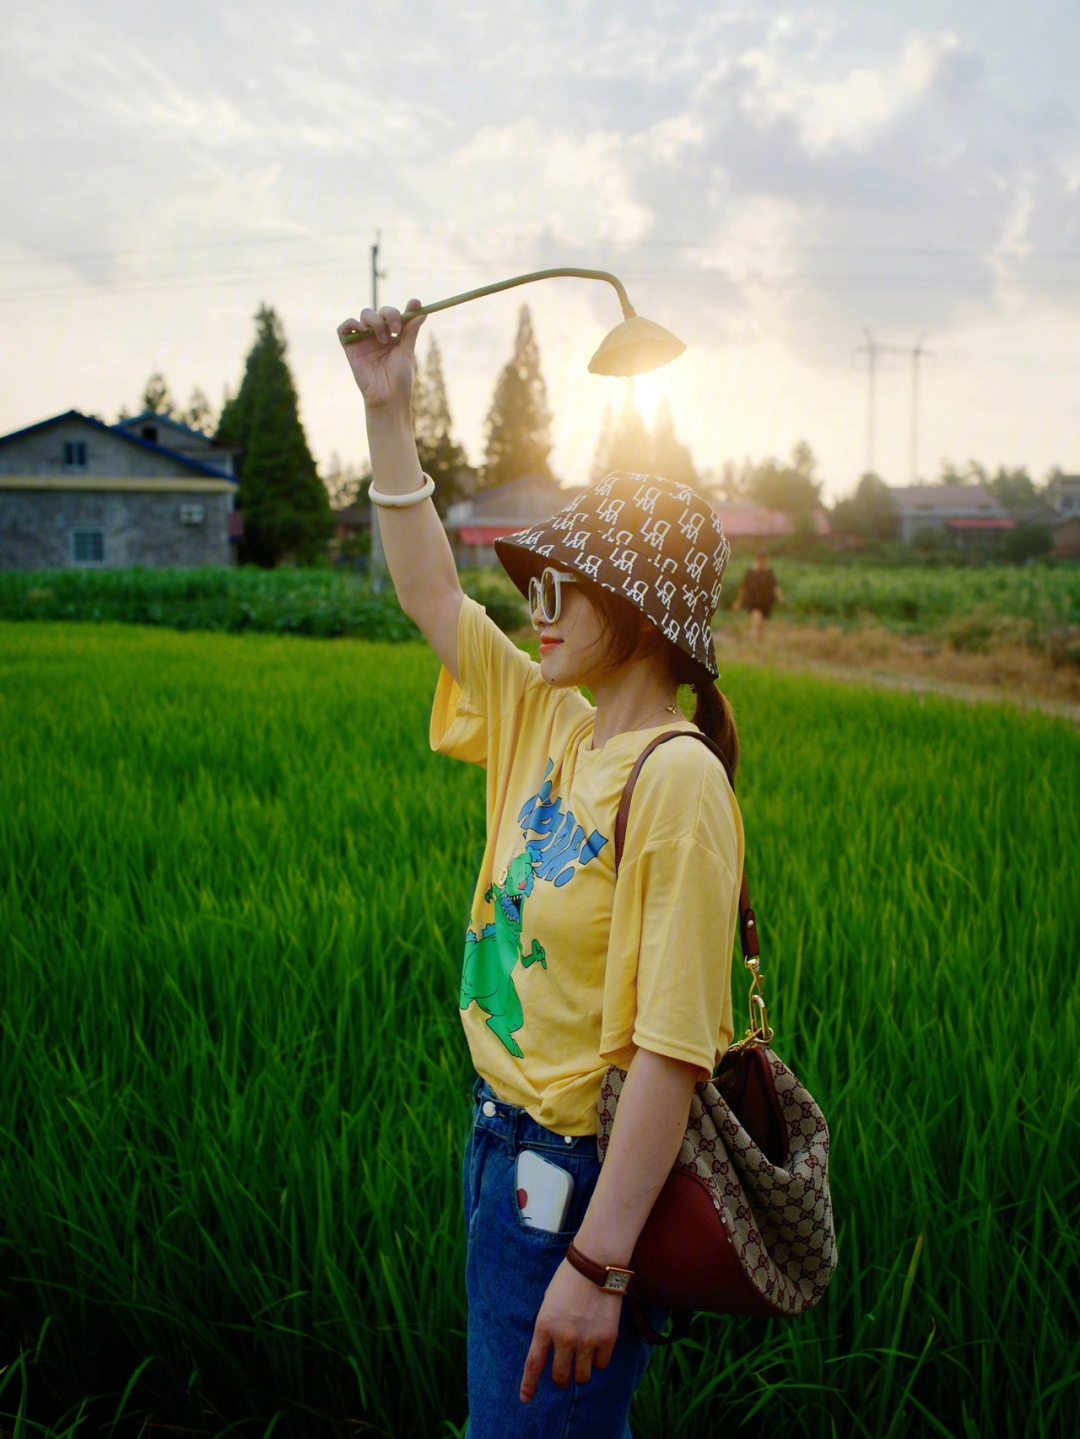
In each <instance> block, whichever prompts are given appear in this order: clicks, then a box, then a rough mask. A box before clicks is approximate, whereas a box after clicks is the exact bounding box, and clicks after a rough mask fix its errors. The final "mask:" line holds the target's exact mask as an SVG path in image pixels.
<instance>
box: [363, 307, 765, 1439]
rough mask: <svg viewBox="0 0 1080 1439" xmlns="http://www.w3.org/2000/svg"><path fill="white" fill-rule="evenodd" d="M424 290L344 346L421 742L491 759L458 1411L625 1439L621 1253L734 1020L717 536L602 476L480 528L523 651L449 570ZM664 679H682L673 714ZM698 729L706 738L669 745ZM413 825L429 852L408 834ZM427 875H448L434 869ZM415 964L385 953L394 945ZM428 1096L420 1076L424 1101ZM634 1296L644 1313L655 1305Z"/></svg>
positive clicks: (692, 504)
mask: <svg viewBox="0 0 1080 1439" xmlns="http://www.w3.org/2000/svg"><path fill="white" fill-rule="evenodd" d="M417 308H419V301H411V302H410V306H409V307H408V308H407V309H406V311H405V313H404V314H403V315H402V314H401V313H399V311H397V310H395V309H392V308H390V307H389V306H386V307H384V308H383V309H381V310H380V311H379V312H378V313H377V314H376V313H375V311H373V310H364V312H363V313H362V315H361V316H360V320H359V322H357V321H356V320H352V319H350V320H346V322H345V323H344V325H342V326H341V333H343V334H344V333H347V332H348V331H350V330H355V329H358V328H359V326H360V325H363V326H370V327H371V329H372V331H373V334H372V335H371V336H370V337H369V338H367V339H364V340H362V341H360V342H359V343H356V344H351V345H350V346H349V348H348V350H347V354H348V359H349V364H350V365H351V366H352V371H353V374H354V375H355V377H356V382H357V384H358V385H359V387H360V389H361V391H362V392H363V396H364V404H365V407H366V411H367V430H368V440H369V443H370V446H371V467H372V475H373V478H372V484H371V490H370V496H371V500H372V503H374V504H377V505H379V506H380V507H381V508H380V510H379V527H380V530H381V533H382V542H383V550H384V553H385V555H386V562H387V565H388V567H389V569H390V573H391V576H392V578H393V581H394V586H395V589H396V590H397V595H398V599H399V601H400V603H401V608H402V609H403V610H404V611H405V613H406V614H407V615H409V616H410V618H411V619H413V620H414V622H415V623H416V625H417V626H418V628H419V629H420V631H421V632H422V634H423V635H424V637H425V639H426V640H427V641H428V643H429V644H430V645H431V647H432V649H433V650H434V651H435V653H436V655H438V657H439V659H441V660H442V664H443V669H442V673H441V674H440V676H439V681H438V686H437V688H436V692H435V701H434V705H433V708H432V714H431V730H430V740H431V745H432V747H433V748H434V749H436V750H437V751H438V752H439V753H440V754H444V755H448V756H450V757H451V758H454V759H459V760H465V761H467V762H469V763H471V764H477V765H481V766H483V768H484V769H485V771H486V775H487V842H486V845H485V849H484V856H483V860H482V861H481V867H480V874H479V878H478V880H477V884H476V889H475V891H474V894H473V901H472V908H471V911H470V917H469V925H468V929H467V932H466V934H465V936H464V956H463V961H462V969H461V988H460V992H459V995H458V1000H457V1002H458V1007H459V1009H460V1011H461V1019H462V1023H463V1025H464V1027H465V1034H466V1037H467V1039H468V1043H469V1048H470V1050H471V1053H472V1058H473V1063H474V1065H475V1067H476V1071H477V1078H476V1081H475V1084H474V1087H473V1106H472V1126H471V1131H470V1138H469V1141H468V1145H467V1148H466V1151H465V1162H464V1198H465V1234H466V1240H467V1247H466V1268H465V1284H466V1291H467V1294H468V1305H469V1328H468V1389H469V1431H468V1432H469V1436H470V1439H555V1436H556V1435H557V1436H559V1439H630V1426H629V1422H628V1417H627V1416H628V1413H629V1409H630V1401H631V1398H632V1396H633V1393H634V1390H635V1388H636V1387H637V1385H638V1383H639V1381H640V1380H641V1377H642V1374H643V1373H644V1370H645V1365H646V1363H647V1362H648V1358H649V1352H650V1351H649V1346H648V1343H647V1342H646V1341H647V1337H648V1335H647V1334H646V1331H645V1329H644V1326H643V1325H640V1326H639V1324H638V1322H637V1320H636V1319H635V1318H634V1317H633V1315H632V1313H631V1312H630V1311H628V1310H627V1309H625V1308H624V1299H625V1297H626V1295H627V1294H628V1293H632V1291H631V1290H630V1286H631V1285H632V1284H633V1273H632V1268H631V1267H628V1266H630V1261H631V1257H632V1255H633V1252H634V1246H635V1244H636V1243H637V1239H638V1235H639V1234H640V1233H641V1230H642V1227H643V1225H644V1224H645V1221H646V1219H647V1217H648V1215H649V1213H650V1211H651V1209H652V1207H653V1203H654V1201H655V1200H656V1197H657V1195H658V1194H659V1193H660V1190H661V1188H662V1187H663V1184H664V1182H665V1180H666V1179H667V1177H668V1175H669V1174H670V1172H671V1168H672V1165H673V1163H674V1162H675V1158H676V1156H677V1155H678V1153H679V1149H680V1145H681V1144H682V1142H683V1136H684V1133H685V1130H686V1122H687V1115H688V1113H689V1110H690V1097H691V1094H692V1093H693V1089H694V1085H695V1083H696V1082H697V1081H698V1080H702V1079H708V1077H709V1075H710V1074H711V1073H712V1071H713V1067H714V1065H715V1064H716V1062H717V1060H718V1059H719V1058H720V1057H721V1056H722V1055H723V1054H724V1053H725V1052H726V1051H727V1048H728V1045H729V1044H730V1042H731V1036H732V1030H733V1026H734V1021H733V1018H732V1012H731V952H732V942H733V940H734V936H735V928H736V923H737V919H738V897H739V885H740V879H741V875H742V866H743V831H742V821H741V818H740V816H739V807H738V805H737V804H736V802H735V795H734V793H733V791H732V788H731V783H730V780H729V776H733V775H734V774H735V768H736V765H737V763H738V757H739V745H738V736H737V734H736V732H735V722H734V719H733V717H732V713H731V710H730V708H729V707H728V704H727V701H726V700H725V699H724V697H723V695H722V694H721V693H720V691H719V689H717V687H716V679H717V669H716V654H715V651H714V648H713V636H712V627H711V621H712V617H713V615H714V613H715V611H716V606H717V604H718V603H719V600H720V588H721V581H722V576H723V571H724V566H725V564H726V563H727V556H728V545H727V541H726V540H725V539H724V534H723V529H722V526H721V524H720V519H719V516H717V515H716V513H715V512H714V511H713V510H712V509H711V508H710V506H709V504H708V503H707V501H705V500H704V499H702V498H701V496H700V495H697V494H695V493H694V492H693V491H692V490H690V489H689V488H688V487H687V486H686V485H681V484H675V483H673V482H670V481H668V480H666V479H662V478H661V477H659V476H655V475H639V474H628V473H623V472H616V473H614V474H610V475H608V476H606V477H605V478H604V479H603V480H601V481H600V483H599V484H597V485H594V486H593V487H592V489H591V490H588V491H586V492H585V493H584V494H577V495H575V496H574V497H573V498H572V500H570V501H569V502H568V503H567V504H565V505H564V506H563V507H562V509H561V510H559V512H558V513H557V514H555V515H552V516H551V518H550V519H548V520H544V521H542V522H541V523H538V524H535V525H530V526H529V527H527V528H526V529H524V530H522V531H521V532H520V533H518V534H514V535H507V536H505V537H504V538H502V539H499V540H496V542H495V551H496V554H497V555H498V557H499V560H500V562H501V563H502V565H503V567H504V568H505V569H506V571H507V573H508V574H509V575H510V577H511V579H512V580H513V581H514V583H515V584H516V585H517V586H518V588H519V589H520V590H521V592H522V594H523V595H525V596H527V597H528V600H529V606H530V609H531V610H532V620H533V625H534V626H535V628H536V630H537V632H538V636H539V641H540V645H539V649H540V658H539V663H537V661H535V660H533V659H530V657H529V656H528V655H527V654H526V653H525V651H524V650H522V649H519V648H518V647H517V646H516V645H515V644H513V642H512V641H511V640H510V639H509V638H508V637H507V636H506V635H505V634H503V633H502V631H501V630H499V629H498V628H497V627H496V626H495V625H494V624H493V623H492V621H491V619H490V618H489V617H488V616H487V615H486V614H485V612H484V610H483V608H482V607H481V606H480V605H478V604H477V603H476V602H475V601H474V600H471V599H468V598H467V597H466V596H465V595H464V594H463V593H462V590H461V585H460V582H459V580H458V573H457V569H456V567H455V565H454V556H453V554H452V553H451V550H450V545H449V543H448V542H447V538H446V532H445V530H444V529H443V526H442V521H441V520H440V519H439V516H438V514H437V513H436V511H435V507H434V505H433V504H432V501H431V498H430V496H431V494H432V491H433V490H434V484H433V482H432V481H431V480H430V479H429V478H428V477H427V476H426V475H424V474H423V473H422V472H421V469H420V462H419V460H418V458H417V452H416V444H415V442H414V439H413V422H412V415H411V411H410V397H411V393H412V386H413V353H414V349H415V345H416V335H417V331H418V330H419V328H420V327H419V323H417V322H413V321H412V320H411V319H410V314H409V310H410V309H417ZM348 662H349V661H348V656H347V655H345V654H344V652H343V653H342V663H343V664H347V663H348ZM682 684H686V685H689V686H690V688H691V689H692V690H693V692H694V694H695V696H696V700H697V705H696V708H695V711H694V718H693V721H690V720H688V719H686V718H684V716H683V712H682V709H681V708H680V705H679V699H678V692H679V686H680V685H682ZM583 686H584V687H587V688H588V690H589V691H590V693H591V694H592V696H593V699H594V701H595V703H592V702H590V701H589V700H588V699H587V698H586V697H585V695H584V694H582V687H583ZM698 731H700V732H701V734H703V735H705V736H706V737H707V738H709V739H711V740H712V741H713V744H714V746H715V748H716V750H717V751H718V752H719V753H715V752H714V753H712V754H710V753H709V750H708V748H707V747H706V746H705V745H703V744H701V743H689V744H688V743H679V742H678V740H679V737H680V736H682V735H689V736H691V737H693V736H696V735H698ZM666 736H670V737H671V739H672V740H673V741H674V742H672V743H666V742H665V743H662V744H661V745H660V747H659V748H658V749H657V751H656V754H655V756H654V757H653V758H651V759H650V760H649V763H648V764H647V765H645V766H644V768H643V769H642V772H641V778H640V781H639V782H638V785H637V788H636V790H635V791H634V802H633V808H632V809H631V810H630V812H629V824H628V825H627V826H626V831H625V834H626V843H625V849H624V850H622V851H621V867H620V869H619V875H618V883H616V867H615V852H616V849H617V847H618V846H619V845H620V844H621V835H622V829H621V828H620V829H619V830H618V837H617V816H618V812H619V807H620V800H621V796H622V795H623V793H624V791H625V787H626V784H627V781H628V779H629V777H630V774H631V772H632V771H633V770H634V769H635V766H636V764H637V762H638V759H639V757H641V756H642V754H643V752H644V751H645V750H646V749H647V747H648V746H649V745H650V743H651V742H652V741H654V740H657V739H661V738H664V737H666ZM391 819H392V817H391ZM416 843H417V845H418V846H421V845H424V844H425V843H426V844H427V846H428V850H430V848H431V840H430V839H429V838H426V837H425V836H424V835H423V834H417V836H416ZM439 857H440V856H439V855H438V853H436V854H435V859H436V860H438V859H439ZM446 860H447V862H448V861H449V856H446ZM433 877H434V882H435V883H436V884H441V883H443V882H444V872H441V871H440V870H439V868H438V866H437V865H436V868H435V871H434V876H433ZM429 943H430V944H431V945H434V944H436V943H437V939H436V937H435V936H431V938H430V940H429ZM424 962H426V961H425V960H424V959H423V958H420V959H417V958H415V957H414V956H413V954H412V953H411V951H407V950H403V951H402V954H401V963H402V965H409V964H414V963H424ZM609 1065H616V1066H618V1068H619V1069H624V1070H626V1071H627V1077H626V1082H625V1085H624V1086H623V1089H622V1095H621V1098H620V1099H619V1104H618V1111H617V1113H616V1116H615V1120H614V1125H613V1128H612V1132H611V1140H610V1143H609V1145H608V1148H607V1154H606V1158H605V1159H604V1163H603V1167H602V1168H601V1164H600V1156H599V1152H598V1150H597V1142H596V1136H597V1101H598V1099H599V1098H600V1094H601V1086H602V1084H603V1080H604V1075H605V1074H606V1073H607V1070H608V1067H609ZM423 1098H424V1097H423V1094H422V1092H421V1091H419V1090H418V1091H417V1095H416V1100H417V1105H418V1107H419V1110H420V1112H421V1113H422V1112H423ZM420 1178H421V1176H419V1175H418V1182H419V1179H420ZM430 1199H431V1202H432V1205H433V1207H435V1208H438V1207H440V1206H441V1205H442V1204H443V1203H444V1202H445V1200H444V1196H443V1195H441V1194H439V1195H436V1194H434V1193H432V1194H431V1195H430ZM432 1222H433V1226H435V1225H437V1224H438V1225H441V1224H442V1222H443V1219H442V1216H441V1215H439V1214H433V1217H432ZM421 1242H422V1238H421V1237H417V1239H416V1243H417V1244H420V1243H421ZM401 1277H402V1282H406V1281H407V1276H406V1275H405V1274H403V1275H402V1276H401ZM643 1307H644V1308H645V1309H646V1311H647V1316H648V1317H649V1323H650V1324H652V1325H653V1326H654V1327H658V1326H660V1325H662V1324H663V1323H664V1319H665V1315H664V1314H663V1313H662V1312H661V1311H659V1310H657V1309H654V1308H652V1307H651V1306H648V1305H644V1306H643Z"/></svg>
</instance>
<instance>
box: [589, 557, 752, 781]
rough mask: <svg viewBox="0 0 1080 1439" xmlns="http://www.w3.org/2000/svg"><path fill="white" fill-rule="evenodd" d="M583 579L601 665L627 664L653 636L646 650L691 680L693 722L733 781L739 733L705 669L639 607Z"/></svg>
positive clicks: (678, 677)
mask: <svg viewBox="0 0 1080 1439" xmlns="http://www.w3.org/2000/svg"><path fill="white" fill-rule="evenodd" d="M586 584H587V586H588V588H587V590H586V593H587V594H588V597H589V600H590V601H591V602H592V605H593V608H594V609H595V610H596V612H597V614H598V615H599V616H600V643H601V645H602V646H603V655H604V668H605V669H615V668H617V667H618V666H619V665H621V664H625V663H626V661H627V660H628V659H630V658H631V656H632V655H635V654H637V653H638V652H639V650H640V649H641V645H642V641H643V640H648V639H649V637H650V636H652V637H654V642H653V643H651V644H649V645H648V647H647V648H646V649H645V653H646V654H656V653H659V652H661V651H666V652H667V658H668V664H669V665H670V668H671V674H672V678H673V679H674V680H675V683H676V684H679V685H689V686H690V688H691V689H692V690H693V692H694V694H695V695H696V697H697V703H696V705H695V706H694V723H695V724H696V725H697V727H698V729H699V730H700V731H701V732H702V734H704V735H707V736H708V737H709V739H711V740H712V742H713V743H714V744H715V745H716V746H717V747H718V748H719V750H720V753H721V754H722V755H723V756H724V760H725V762H726V764H727V771H728V778H729V779H730V780H731V781H732V783H734V781H735V771H736V770H737V769H738V767H739V732H738V730H737V729H736V727H735V715H734V713H733V711H732V708H731V705H730V704H729V703H728V701H727V698H726V696H725V695H724V693H723V691H722V690H720V689H719V688H718V686H717V685H716V683H715V681H714V680H713V678H712V676H711V675H710V674H709V671H708V670H707V669H706V668H705V666H704V665H702V664H699V663H698V662H697V660H695V659H693V658H692V657H691V656H690V655H688V654H687V653H686V651H685V650H681V649H679V648H678V647H677V646H676V645H673V644H672V643H671V641H670V640H668V639H665V637H664V636H663V634H662V633H661V632H660V630H659V629H658V628H657V627H656V626H655V625H652V624H649V623H647V622H646V620H645V617H644V615H643V614H642V613H641V611H640V610H639V609H638V608H637V606H636V605H633V604H631V603H630V601H629V600H625V599H623V597H622V595H617V594H615V593H614V592H613V591H612V590H606V589H604V588H603V586H602V585H597V584H589V583H588V582H587V581H586ZM583 588H584V586H583Z"/></svg>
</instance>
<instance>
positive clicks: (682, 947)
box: [431, 598, 743, 1135]
mask: <svg viewBox="0 0 1080 1439" xmlns="http://www.w3.org/2000/svg"><path fill="white" fill-rule="evenodd" d="M458 666H459V671H460V674H461V685H460V686H459V685H458V684H457V683H455V681H454V679H453V677H452V676H451V675H450V673H449V671H448V670H446V669H444V670H443V671H442V673H441V674H440V676H439V683H438V688H437V689H436V692H435V702H434V705H433V707H432V713H431V747H432V749H434V750H437V751H438V752H439V753H440V754H445V755H450V756H451V757H452V758H454V759H461V760H466V761H469V762H471V763H473V764H479V765H483V766H484V767H485V768H486V770H487V844H486V846H485V849H484V859H483V863H482V866H481V870H480V877H479V879H478V881H477V885H476V892H475V894H474V895H473V903H472V910H471V916H470V923H469V927H468V932H467V935H466V939H465V955H464V961H463V965H462V980H461V993H460V997H459V1003H460V1006H461V1011H462V1021H463V1023H464V1026H465V1033H466V1036H467V1038H468V1041H469V1048H470V1050H471V1051H472V1058H473V1063H474V1064H475V1066H476V1069H477V1072H478V1073H479V1074H481V1075H482V1076H483V1077H484V1078H485V1079H486V1080H487V1082H488V1083H489V1084H490V1085H491V1087H492V1089H493V1090H494V1091H495V1093H496V1094H497V1095H498V1096H499V1098H500V1099H502V1100H505V1101H506V1102H507V1103H509V1104H518V1105H522V1106H523V1107H524V1108H525V1109H527V1110H528V1112H529V1114H531V1115H532V1117H533V1118H534V1119H536V1120H537V1121H538V1122H539V1123H540V1124H543V1125H545V1126H546V1127H547V1128H549V1129H552V1130H554V1131H555V1132H556V1133H559V1134H575V1135H577V1134H592V1133H594V1132H595V1130H596V1097H597V1094H598V1093H599V1089H600V1082H601V1079H602V1076H603V1073H604V1070H605V1069H606V1068H607V1066H608V1065H609V1064H618V1065H619V1066H620V1067H623V1068H625V1067H626V1065H628V1064H629V1062H630V1060H631V1058H632V1057H633V1054H634V1052H635V1050H636V1049H637V1048H639V1047H643V1048H646V1049H651V1050H654V1051H655V1052H656V1053H657V1054H665V1055H668V1056H670V1057H671V1058H674V1059H682V1060H687V1061H689V1062H690V1063H692V1064H696V1065H697V1066H698V1068H699V1071H700V1075H699V1077H700V1078H707V1077H708V1075H709V1074H710V1073H711V1071H712V1069H713V1066H714V1065H715V1063H716V1060H717V1058H718V1057H719V1055H721V1054H722V1053H723V1052H724V1050H725V1049H726V1048H727V1046H728V1044H729V1043H730V1041H731V1036H732V1018H731V955H732V946H733V943H734V938H735V930H736V927H737V924H738V891H739V878H740V876H741V873H742V862H743V831H742V820H741V817H740V815H739V808H738V805H737V804H736V802H735V796H734V794H733V793H732V790H731V786H730V785H729V784H728V780H727V776H726V775H725V773H724V770H723V767H722V766H721V765H720V764H719V762H718V761H717V759H716V758H715V756H714V755H711V754H710V753H709V752H708V750H707V749H706V748H705V746H704V745H702V744H697V743H694V744H691V743H681V742H679V741H678V740H674V741H672V742H671V743H670V744H666V745H662V746H661V747H660V748H659V749H658V750H657V751H656V752H655V753H654V754H652V755H650V756H649V759H648V761H647V762H646V764H645V765H644V767H643V768H642V771H641V774H640V775H639V776H638V781H637V785H636V786H635V789H634V799H633V804H632V805H631V810H630V819H629V823H628V825H627V832H626V845H625V849H624V851H623V856H622V863H621V865H620V868H619V882H618V884H617V885H616V883H615V816H616V813H617V811H618V807H619V800H620V799H621V797H622V792H623V789H624V787H625V785H626V781H627V779H628V777H629V774H630V771H631V769H632V768H633V766H634V763H635V761H636V760H637V757H638V755H639V754H640V753H641V751H642V750H643V749H644V748H645V746H646V745H647V744H648V742H649V740H650V739H652V738H653V737H654V736H655V735H656V734H659V733H661V732H662V731H663V730H665V729H676V728H678V729H686V730H693V729H694V726H693V725H692V724H691V723H690V722H689V721H688V720H676V719H674V718H672V719H671V720H670V721H669V722H668V723H667V724H665V725H658V726H656V727H655V728H652V729H644V730H633V731H629V732H627V733H625V734H619V735H615V736H614V737H613V738H612V739H610V740H608V742H607V744H605V745H604V747H603V748H602V749H598V750H594V749H592V748H591V744H592V733H593V718H594V715H595V710H594V709H593V706H592V705H591V704H589V702H588V700H586V698H585V697H584V695H583V694H581V692H580V691H579V690H577V689H556V688H553V687H552V686H550V685H548V684H547V683H546V682H545V681H544V680H543V679H542V678H541V675H540V666H539V665H538V664H536V663H535V662H534V661H533V660H531V659H530V658H529V656H528V655H527V654H525V652H524V651H523V650H520V649H518V648H517V646H516V645H514V644H513V643H512V641H511V640H509V639H507V637H506V636H505V635H504V634H503V633H502V632H501V631H500V630H499V629H498V628H497V627H496V625H495V624H494V623H493V622H492V621H491V620H490V619H488V617H487V615H486V613H485V612H484V610H483V609H482V608H481V606H480V605H478V604H476V603H475V601H473V600H470V599H468V598H466V599H465V600H464V602H463V604H462V606H461V616H460V619H459V621H458Z"/></svg>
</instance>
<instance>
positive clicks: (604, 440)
mask: <svg viewBox="0 0 1080 1439" xmlns="http://www.w3.org/2000/svg"><path fill="white" fill-rule="evenodd" d="M652 468H653V444H652V440H651V439H650V437H649V431H648V430H647V429H646V427H645V421H644V420H643V419H642V418H641V411H640V410H639V409H638V407H637V406H636V405H635V404H634V400H633V392H632V390H631V388H630V386H629V385H627V387H626V395H625V397H624V399H623V406H622V409H621V410H620V411H619V412H618V414H616V413H615V412H614V410H612V408H611V407H610V405H609V406H608V408H607V409H606V410H605V411H604V423H603V426H602V427H601V430H600V439H599V442H598V443H597V446H596V458H595V459H594V461H593V479H594V480H600V479H603V477H604V476H605V475H608V474H610V473H611V471H612V470H630V471H632V472H634V473H637V474H648V473H649V472H650V471H651V470H652Z"/></svg>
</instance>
